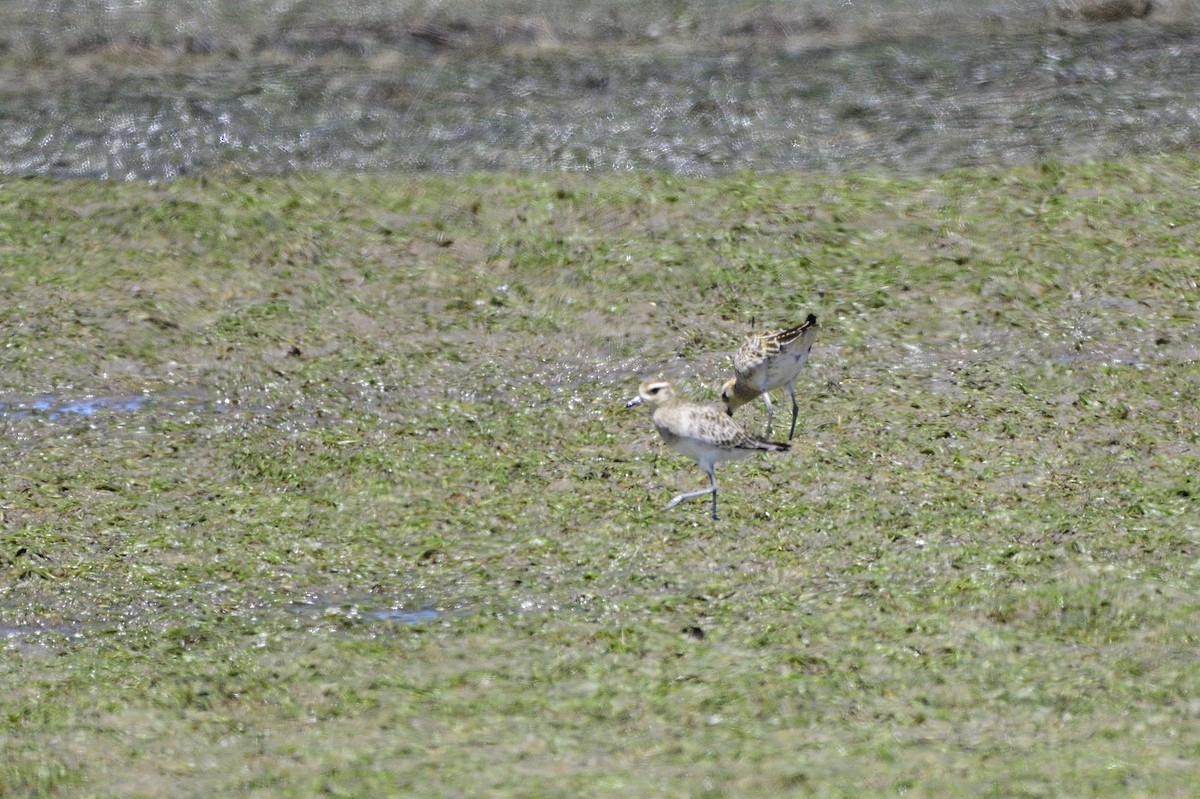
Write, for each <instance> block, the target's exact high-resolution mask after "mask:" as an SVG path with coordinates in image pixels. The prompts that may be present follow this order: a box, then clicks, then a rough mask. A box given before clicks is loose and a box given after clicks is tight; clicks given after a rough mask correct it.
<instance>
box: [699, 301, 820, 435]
mask: <svg viewBox="0 0 1200 799" xmlns="http://www.w3.org/2000/svg"><path fill="white" fill-rule="evenodd" d="M819 328H820V325H818V324H817V317H816V315H815V314H809V315H808V318H807V319H805V320H804V324H802V325H797V326H796V327H790V328H787V329H786V330H774V331H770V332H767V333H755V334H753V335H751V336H750V337H749V338H747V339H746V341H745V343H744V344H742V346H741V347H739V348H738V351H737V352H735V353H734V355H733V375H734V376H733V377H731V378H729V380H727V381H725V385H723V386H721V401H722V402H724V403H725V412H726V413H728V414H729V415H730V416H733V412H734V410H736V409H737V408H738V407H739V406H741V405H745V404H746V403H747V402H750V401H751V400H753V399H754V398H755V397H757V396H759V395H762V398H763V400H764V401H765V402H766V403H767V430H766V435H768V436H769V435H771V422H772V421H774V419H775V406H774V405H772V404H771V395H770V394H769V393H768V392H770V391H772V390H774V389H776V388H779V387H780V386H783V387H784V388H785V389H786V390H787V393H788V394H789V395H790V396H791V398H792V429H791V431H790V432H789V433H788V441H791V440H792V437H793V436H795V435H796V417H797V416H798V415H799V413H800V406H799V404H797V402H796V375H798V374H799V373H800V368H801V367H802V366H804V363H805V361H807V360H808V354H809V353H810V352H811V351H812V345H813V341H815V340H816V338H817V330H818V329H819Z"/></svg>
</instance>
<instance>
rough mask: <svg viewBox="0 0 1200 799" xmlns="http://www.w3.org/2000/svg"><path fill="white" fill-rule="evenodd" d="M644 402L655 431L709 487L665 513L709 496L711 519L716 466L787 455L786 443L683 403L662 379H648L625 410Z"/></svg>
mask: <svg viewBox="0 0 1200 799" xmlns="http://www.w3.org/2000/svg"><path fill="white" fill-rule="evenodd" d="M642 403H645V404H647V405H650V406H651V407H653V408H654V417H653V418H654V429H655V430H657V431H658V434H659V436H661V437H662V440H663V441H664V442H665V443H666V445H667V446H668V447H670V448H671V449H673V450H675V451H676V452H680V453H683V454H684V455H687V456H688V457H689V458H691V459H692V460H694V461H695V462H696V463H697V464H698V465H699V466H700V468H701V469H703V470H704V473H705V474H707V475H708V479H709V481H710V483H711V484H710V486H709V487H708V488H704V489H700V490H699V491H688V492H685V493H682V494H680V495H678V496H676V497H675V498H673V499H672V500H671V501H670V502H668V503H667V507H666V508H665V509H666V510H670V509H671V508H673V507H675V506H676V505H678V504H679V503H680V502H682V501H683V500H685V499H691V498H693V497H702V496H705V495H708V494H711V495H712V517H713V518H714V519H716V518H717V471H716V466H717V463H718V462H720V461H723V460H737V459H740V458H744V457H746V456H748V455H752V454H754V453H755V452H787V450H788V449H789V448H790V445H789V444H786V443H783V442H780V441H766V440H764V439H761V438H756V437H755V436H752V435H750V434H749V433H747V432H746V431H745V429H743V428H742V426H741V425H740V424H738V423H737V422H736V421H735V420H734V419H733V418H731V417H730V416H729V415H728V414H727V413H725V412H724V411H723V410H722V409H721V408H720V407H718V406H714V405H695V404H693V403H690V402H683V401H681V400H680V399H679V398H678V397H677V396H676V395H675V389H674V388H673V387H672V386H671V384H670V383H668V382H667V381H665V380H647V381H646V382H644V383H642V385H641V387H640V388H639V389H638V395H637V396H636V397H634V398H633V399H631V400H630V401H629V402H628V403H627V404H626V406H625V407H626V408H632V407H634V406H635V405H641V404H642Z"/></svg>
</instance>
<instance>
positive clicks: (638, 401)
mask: <svg viewBox="0 0 1200 799" xmlns="http://www.w3.org/2000/svg"><path fill="white" fill-rule="evenodd" d="M641 404H642V398H641V397H634V398H633V399H631V400H630V401H629V402H627V403H625V407H626V408H632V407H633V406H634V405H641Z"/></svg>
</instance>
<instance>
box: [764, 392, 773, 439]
mask: <svg viewBox="0 0 1200 799" xmlns="http://www.w3.org/2000/svg"><path fill="white" fill-rule="evenodd" d="M762 398H763V402H765V403H767V432H765V433H764V434H763V435H764V436H765V437H766V438H770V437H771V423H772V422H774V421H775V406H774V405H772V404H771V395H770V394H768V393H767V392H765V391H764V392H763V395H762Z"/></svg>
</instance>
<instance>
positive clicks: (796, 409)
mask: <svg viewBox="0 0 1200 799" xmlns="http://www.w3.org/2000/svg"><path fill="white" fill-rule="evenodd" d="M787 392H788V394H791V395H792V431H791V432H790V433H788V441H791V440H792V436H794V435H796V417H797V416H798V415H799V414H800V406H799V405H798V404H796V384H795V383H788V384H787Z"/></svg>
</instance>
